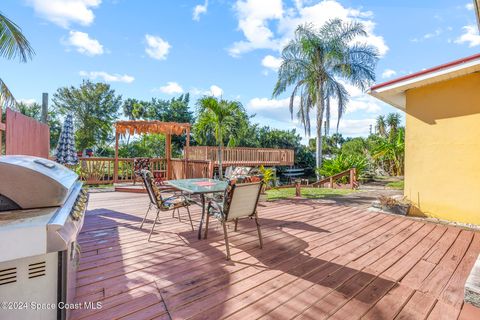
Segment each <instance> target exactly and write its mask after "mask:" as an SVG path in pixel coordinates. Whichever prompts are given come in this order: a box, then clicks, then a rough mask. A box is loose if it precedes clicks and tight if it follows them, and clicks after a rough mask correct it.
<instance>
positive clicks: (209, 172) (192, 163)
mask: <svg viewBox="0 0 480 320" xmlns="http://www.w3.org/2000/svg"><path fill="white" fill-rule="evenodd" d="M171 164H172V176H171V177H172V179H186V178H187V179H188V178H211V177H212V176H213V167H212V165H211V164H212V162H211V161H202V160H190V159H189V160H188V161H185V160H184V159H172V161H171Z"/></svg>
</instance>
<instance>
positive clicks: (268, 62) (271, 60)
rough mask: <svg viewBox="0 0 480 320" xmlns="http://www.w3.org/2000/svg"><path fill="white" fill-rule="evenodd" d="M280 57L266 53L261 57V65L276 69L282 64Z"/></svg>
mask: <svg viewBox="0 0 480 320" xmlns="http://www.w3.org/2000/svg"><path fill="white" fill-rule="evenodd" d="M282 61H283V60H282V59H281V58H276V57H274V56H272V55H267V56H265V57H264V58H263V59H262V66H264V67H265V68H268V69H271V70H273V71H277V70H278V69H279V68H280V66H281V65H282Z"/></svg>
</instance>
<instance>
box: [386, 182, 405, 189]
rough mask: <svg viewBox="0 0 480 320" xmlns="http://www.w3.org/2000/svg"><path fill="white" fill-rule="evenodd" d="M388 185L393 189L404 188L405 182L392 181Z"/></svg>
mask: <svg viewBox="0 0 480 320" xmlns="http://www.w3.org/2000/svg"><path fill="white" fill-rule="evenodd" d="M387 187H389V188H392V189H398V190H403V187H404V182H403V181H392V182H389V183H387Z"/></svg>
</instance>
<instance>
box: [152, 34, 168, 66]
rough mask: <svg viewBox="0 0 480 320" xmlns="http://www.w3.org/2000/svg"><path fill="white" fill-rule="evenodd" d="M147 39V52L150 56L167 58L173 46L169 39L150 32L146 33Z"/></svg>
mask: <svg viewBox="0 0 480 320" xmlns="http://www.w3.org/2000/svg"><path fill="white" fill-rule="evenodd" d="M145 41H146V42H147V47H146V48H145V52H146V53H147V54H148V56H149V57H151V58H153V59H157V60H165V59H167V55H168V52H169V51H170V48H171V47H172V46H171V45H170V44H169V43H168V42H167V41H165V40H163V39H162V38H160V37H158V36H153V35H150V34H146V35H145Z"/></svg>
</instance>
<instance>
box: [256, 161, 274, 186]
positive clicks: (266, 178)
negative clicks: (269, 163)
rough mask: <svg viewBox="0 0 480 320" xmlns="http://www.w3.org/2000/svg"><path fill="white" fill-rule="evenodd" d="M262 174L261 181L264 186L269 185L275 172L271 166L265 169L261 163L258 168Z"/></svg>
mask: <svg viewBox="0 0 480 320" xmlns="http://www.w3.org/2000/svg"><path fill="white" fill-rule="evenodd" d="M258 170H259V171H260V173H261V174H262V181H263V183H264V185H265V188H267V187H271V186H272V182H273V181H274V180H275V172H274V171H273V169H272V168H268V169H266V168H265V167H264V166H263V165H262V166H260V168H259V169H258Z"/></svg>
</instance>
